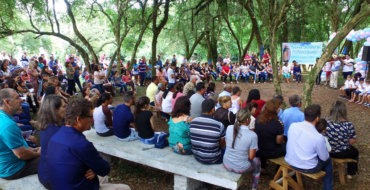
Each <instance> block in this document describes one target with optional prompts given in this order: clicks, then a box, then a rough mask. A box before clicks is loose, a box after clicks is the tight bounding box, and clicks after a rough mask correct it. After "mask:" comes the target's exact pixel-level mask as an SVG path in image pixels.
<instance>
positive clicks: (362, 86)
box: [349, 78, 366, 103]
mask: <svg viewBox="0 0 370 190" xmlns="http://www.w3.org/2000/svg"><path fill="white" fill-rule="evenodd" d="M365 89H366V84H365V83H364V78H360V83H359V85H358V86H357V89H356V91H354V92H353V93H352V97H351V99H350V100H349V102H355V101H356V98H357V97H359V95H360V94H362V93H363V92H364V91H365ZM356 103H358V102H356Z"/></svg>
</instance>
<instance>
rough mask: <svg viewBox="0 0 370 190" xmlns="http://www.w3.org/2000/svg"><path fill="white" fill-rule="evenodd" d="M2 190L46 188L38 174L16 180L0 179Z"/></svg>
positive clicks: (39, 189)
mask: <svg viewBox="0 0 370 190" xmlns="http://www.w3.org/2000/svg"><path fill="white" fill-rule="evenodd" d="M0 189H4V190H34V189H38V190H43V189H45V188H44V186H43V185H42V184H41V183H40V182H39V178H38V177H37V174H34V175H30V176H27V177H23V178H20V179H16V180H5V179H1V178H0Z"/></svg>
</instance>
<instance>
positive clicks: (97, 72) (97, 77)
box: [94, 71, 104, 84]
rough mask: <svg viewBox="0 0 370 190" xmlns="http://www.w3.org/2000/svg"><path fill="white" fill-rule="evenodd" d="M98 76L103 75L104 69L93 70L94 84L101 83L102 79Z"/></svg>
mask: <svg viewBox="0 0 370 190" xmlns="http://www.w3.org/2000/svg"><path fill="white" fill-rule="evenodd" d="M99 76H104V71H100V72H99V71H95V72H94V84H103V83H104V79H99Z"/></svg>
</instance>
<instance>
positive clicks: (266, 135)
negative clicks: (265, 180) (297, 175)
mask: <svg viewBox="0 0 370 190" xmlns="http://www.w3.org/2000/svg"><path fill="white" fill-rule="evenodd" d="M279 111H280V102H279V101H278V100H270V101H268V102H267V103H266V106H265V109H264V110H263V111H262V113H261V114H260V117H259V118H257V121H256V123H255V132H256V134H257V136H258V151H257V157H259V158H260V159H261V167H262V169H264V168H265V165H266V160H267V159H270V158H279V157H282V156H284V155H285V152H286V151H285V142H284V124H283V123H282V122H281V121H280V120H279V117H278V113H279Z"/></svg>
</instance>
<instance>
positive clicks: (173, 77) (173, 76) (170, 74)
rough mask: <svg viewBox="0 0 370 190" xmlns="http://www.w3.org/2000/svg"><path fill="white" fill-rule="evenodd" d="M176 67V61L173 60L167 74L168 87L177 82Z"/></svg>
mask: <svg viewBox="0 0 370 190" xmlns="http://www.w3.org/2000/svg"><path fill="white" fill-rule="evenodd" d="M175 68H176V63H175V62H172V63H171V67H170V68H168V70H167V75H168V87H170V86H173V85H175V83H176V74H175Z"/></svg>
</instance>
